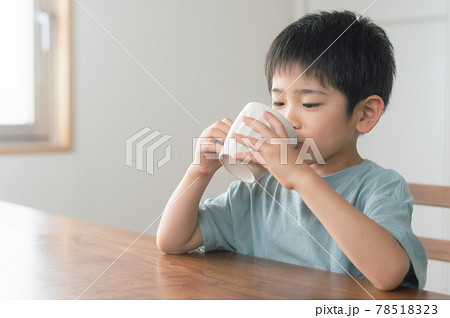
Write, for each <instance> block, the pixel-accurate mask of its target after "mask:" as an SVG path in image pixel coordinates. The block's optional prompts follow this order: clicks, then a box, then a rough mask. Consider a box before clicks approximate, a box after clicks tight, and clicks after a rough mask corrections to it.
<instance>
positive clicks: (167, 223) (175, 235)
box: [156, 118, 233, 254]
mask: <svg viewBox="0 0 450 318" xmlns="http://www.w3.org/2000/svg"><path fill="white" fill-rule="evenodd" d="M232 124H233V121H232V120H231V119H229V118H224V119H222V120H219V121H217V122H215V123H213V124H212V125H210V126H209V127H207V128H206V129H205V130H203V131H202V134H201V135H200V138H199V139H198V140H197V147H196V149H195V159H194V162H195V164H194V163H192V164H191V165H190V166H189V168H188V169H187V171H186V173H185V175H184V177H183V179H182V180H181V182H180V184H179V185H178V187H177V188H176V189H175V192H174V193H173V194H172V196H171V197H170V199H169V202H167V204H166V207H165V209H164V213H163V215H162V218H161V222H160V223H159V227H158V231H157V234H156V242H157V245H158V248H159V249H160V250H161V251H163V252H165V253H172V254H180V253H185V252H188V251H191V250H193V249H195V248H197V247H199V246H201V245H203V236H202V232H201V231H200V227H199V226H198V207H199V204H200V200H201V198H202V195H203V193H204V192H205V189H206V187H207V186H208V184H209V182H210V181H211V178H212V177H213V175H214V173H215V172H216V171H217V170H218V169H219V168H220V167H221V166H222V164H221V163H220V161H219V159H218V154H219V153H220V151H221V149H222V147H223V145H222V144H218V143H217V141H219V142H222V141H223V140H225V137H226V136H227V133H228V131H229V130H230V127H231V125H232Z"/></svg>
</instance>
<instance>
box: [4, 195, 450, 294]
mask: <svg viewBox="0 0 450 318" xmlns="http://www.w3.org/2000/svg"><path fill="white" fill-rule="evenodd" d="M139 234H140V233H136V232H132V231H127V230H122V229H116V228H112V227H108V226H104V225H99V224H95V223H90V222H85V221H81V220H76V219H72V218H69V217H64V216H60V215H56V214H50V213H45V212H41V211H38V210H35V209H31V208H26V207H23V206H19V205H14V204H10V203H5V202H0V235H1V240H0V242H1V243H0V244H1V252H2V253H1V259H0V282H1V283H0V299H77V298H78V297H79V296H80V295H81V294H82V295H81V297H80V298H79V299H371V297H370V296H369V295H368V294H367V293H366V292H365V291H363V289H362V288H361V287H360V286H358V285H357V284H356V283H355V281H354V280H353V279H352V278H350V277H349V276H347V275H343V274H336V273H331V272H326V271H321V270H315V269H311V268H307V267H301V266H297V265H292V264H287V263H281V262H276V261H271V260H267V259H262V258H258V257H252V256H246V255H240V254H235V253H230V252H213V253H207V254H205V255H203V254H199V253H189V254H183V255H166V254H163V253H162V252H160V251H159V250H158V248H157V247H156V244H155V237H154V236H151V235H147V234H144V235H143V236H142V237H141V238H140V239H139V240H137V241H136V243H135V244H133V245H132V246H131V247H130V248H129V249H128V250H127V251H126V252H125V253H124V254H123V255H122V256H121V257H120V258H119V259H118V260H117V261H116V262H115V263H114V264H113V265H112V266H111V267H110V268H109V269H108V270H107V271H106V272H105V273H104V274H103V275H102V276H101V277H100V278H99V279H98V280H97V281H96V282H95V283H94V284H93V285H92V286H91V287H90V288H89V289H87V288H88V287H89V285H91V283H92V282H94V280H95V279H96V278H97V277H98V276H99V275H100V274H101V273H102V272H104V271H105V269H106V268H107V267H108V266H109V265H110V264H111V263H112V262H113V261H114V260H115V259H116V258H117V257H118V256H119V255H120V254H121V253H122V252H123V251H124V250H125V249H126V248H127V247H128V246H129V245H130V244H131V243H132V242H133V241H134V240H135V239H136V238H137V237H138V236H139ZM358 282H359V283H360V284H361V285H362V286H364V288H365V289H367V291H368V292H369V293H370V294H371V295H372V296H373V297H374V298H375V299H450V295H443V294H438V293H432V292H427V291H423V290H418V289H410V288H398V289H397V290H395V291H392V292H382V291H379V290H376V289H374V288H373V287H372V285H371V284H370V283H369V282H368V281H367V280H365V279H358ZM86 289H87V290H86ZM85 290H86V292H85V293H83V292H84V291H85Z"/></svg>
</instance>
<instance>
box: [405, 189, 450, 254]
mask: <svg viewBox="0 0 450 318" xmlns="http://www.w3.org/2000/svg"><path fill="white" fill-rule="evenodd" d="M408 187H409V189H410V191H411V194H412V196H413V198H414V204H419V205H427V206H438V207H445V208H450V187H448V186H437V185H428V184H418V183H408ZM447 212H449V213H450V210H448V209H447ZM419 239H420V240H421V241H422V244H423V245H424V246H425V250H426V251H427V254H428V258H429V259H433V260H437V261H443V262H450V241H449V240H443V239H435V238H428V237H419Z"/></svg>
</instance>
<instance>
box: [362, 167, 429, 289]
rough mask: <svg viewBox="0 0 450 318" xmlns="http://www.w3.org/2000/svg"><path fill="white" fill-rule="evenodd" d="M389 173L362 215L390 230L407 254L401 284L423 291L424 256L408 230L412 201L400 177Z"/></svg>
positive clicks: (377, 187) (425, 256)
mask: <svg viewBox="0 0 450 318" xmlns="http://www.w3.org/2000/svg"><path fill="white" fill-rule="evenodd" d="M390 171H391V172H392V173H390V174H389V175H387V176H383V177H382V178H380V179H379V180H377V185H376V187H375V190H374V191H373V192H372V194H371V195H370V197H369V199H368V200H367V202H366V208H365V209H364V214H366V215H367V216H368V217H370V218H371V219H373V220H374V221H375V222H377V223H378V224H380V225H381V226H382V227H384V228H385V229H386V230H387V231H389V233H391V234H392V236H394V237H395V239H396V240H397V241H398V242H399V243H400V245H401V246H402V247H403V249H404V250H405V251H406V253H407V254H408V256H409V259H410V269H409V271H408V273H407V275H406V276H405V278H404V280H403V282H402V283H401V285H402V286H407V287H414V288H421V289H422V288H423V287H424V285H425V280H426V271H427V254H426V251H425V248H424V247H423V245H422V243H421V242H420V240H419V239H418V238H417V236H416V235H415V234H414V233H413V231H412V229H411V220H412V210H413V202H414V200H413V197H412V195H411V192H410V191H409V188H408V185H407V183H406V181H405V180H404V179H403V177H401V176H400V175H398V174H397V173H395V172H393V171H392V170H390Z"/></svg>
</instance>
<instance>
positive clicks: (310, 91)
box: [272, 88, 328, 95]
mask: <svg viewBox="0 0 450 318" xmlns="http://www.w3.org/2000/svg"><path fill="white" fill-rule="evenodd" d="M272 92H273V93H282V92H284V90H281V89H279V88H272ZM295 93H296V94H298V95H306V94H316V95H328V94H327V93H325V92H324V91H321V90H316V89H307V88H303V89H296V90H295Z"/></svg>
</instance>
